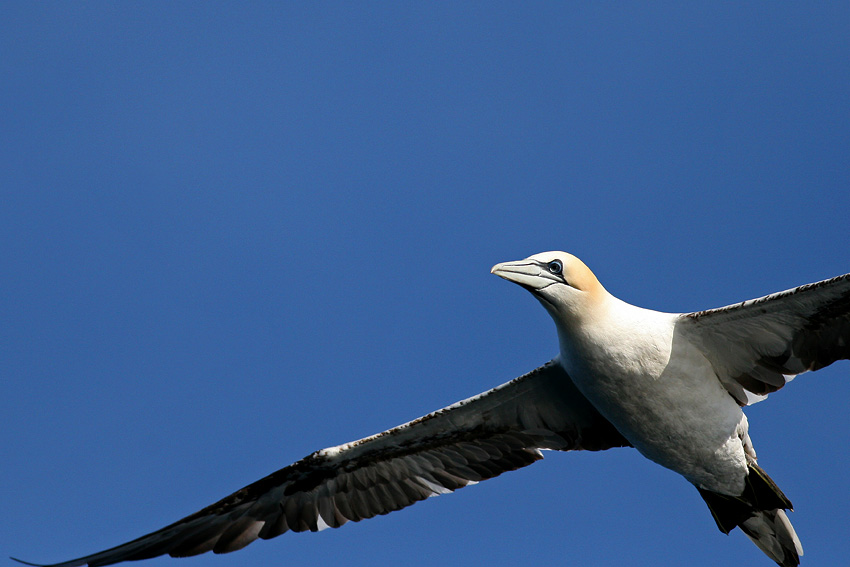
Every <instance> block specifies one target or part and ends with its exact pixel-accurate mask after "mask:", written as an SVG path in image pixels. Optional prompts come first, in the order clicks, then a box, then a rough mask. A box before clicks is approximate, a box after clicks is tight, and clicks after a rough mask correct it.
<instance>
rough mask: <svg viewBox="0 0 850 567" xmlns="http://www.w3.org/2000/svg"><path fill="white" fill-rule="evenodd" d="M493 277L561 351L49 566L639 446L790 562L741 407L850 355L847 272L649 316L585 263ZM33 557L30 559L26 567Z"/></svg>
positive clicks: (348, 514) (315, 525)
mask: <svg viewBox="0 0 850 567" xmlns="http://www.w3.org/2000/svg"><path fill="white" fill-rule="evenodd" d="M492 271H493V273H495V274H497V275H499V276H501V277H503V278H505V279H507V280H510V281H513V282H515V283H518V284H520V285H521V286H523V287H524V288H526V289H527V290H529V291H530V292H531V293H532V294H533V295H534V296H535V297H536V298H537V299H538V300H539V301H540V303H541V304H542V305H543V306H544V307H545V308H546V310H547V311H548V312H549V313H550V315H552V318H553V320H554V321H555V325H556V328H557V330H558V337H559V344H560V354H559V356H557V357H556V358H555V359H554V360H552V361H550V362H548V363H546V364H544V365H543V366H541V367H540V368H537V369H536V370H534V371H532V372H529V373H528V374H525V375H523V376H520V377H519V378H516V379H515V380H512V381H511V382H508V383H506V384H503V385H502V386H499V387H497V388H494V389H493V390H490V391H488V392H485V393H483V394H480V395H478V396H474V397H472V398H469V399H467V400H464V401H461V402H458V403H456V404H454V405H452V406H449V407H447V408H444V409H442V410H439V411H437V412H434V413H432V414H429V415H427V416H424V417H422V418H419V419H417V420H414V421H411V422H409V423H406V424H404V425H401V426H399V427H396V428H393V429H390V430H388V431H385V432H383V433H380V434H378V435H374V436H372V437H367V438H365V439H361V440H359V441H354V442H352V443H347V444H344V445H340V446H337V447H330V448H327V449H323V450H321V451H317V452H315V453H313V454H311V455H309V456H307V457H305V458H304V459H302V460H300V461H298V462H296V463H293V464H292V465H289V466H287V467H285V468H283V469H281V470H279V471H277V472H275V473H272V474H271V475H269V476H267V477H265V478H263V479H260V480H258V481H257V482H255V483H253V484H251V485H248V486H246V487H244V488H242V489H240V490H238V491H236V492H235V493H233V494H231V495H230V496H227V497H226V498H224V499H222V500H220V501H218V502H216V503H214V504H212V505H210V506H208V507H207V508H204V509H203V510H200V511H198V512H196V513H195V514H192V515H191V516H188V517H186V518H184V519H182V520H180V521H178V522H175V523H174V524H171V525H169V526H166V527H164V528H162V529H160V530H158V531H156V532H153V533H151V534H148V535H145V536H143V537H141V538H139V539H136V540H133V541H131V542H128V543H125V544H122V545H119V546H117V547H115V548H112V549H109V550H106V551H102V552H99V553H95V554H92V555H89V556H86V557H82V558H79V559H75V560H72V561H67V562H64V563H58V564H55V565H54V566H52V567H74V566H80V565H91V566H96V565H109V564H113V563H117V562H120V561H130V560H137V559H145V558H149V557H156V556H158V555H164V554H170V555H172V556H175V557H181V556H188V555H196V554H199V553H204V552H206V551H214V552H216V553H224V552H229V551H235V550H237V549H240V548H242V547H244V546H245V545H247V544H249V543H251V542H252V541H254V540H256V539H258V538H262V539H269V538H272V537H276V536H278V535H280V534H282V533H284V532H286V531H296V532H299V531H318V530H320V529H324V528H327V527H333V528H335V527H339V526H341V525H343V524H345V523H346V522H348V521H359V520H361V519H365V518H371V517H373V516H375V515H379V514H386V513H388V512H392V511H394V510H398V509H401V508H404V507H405V506H409V505H410V504H413V503H415V502H417V501H419V500H423V499H425V498H428V497H431V496H436V495H439V494H445V493H447V492H452V491H454V490H456V489H458V488H462V487H464V486H467V485H469V484H474V483H475V482H478V481H481V480H486V479H488V478H492V477H494V476H497V475H499V474H501V473H503V472H505V471H509V470H514V469H517V468H520V467H524V466H526V465H529V464H531V463H533V462H535V461H537V460H539V459H541V458H542V454H541V453H540V450H541V449H553V450H560V451H571V450H603V449H608V448H612V447H627V446H633V447H635V448H636V449H637V450H638V451H640V452H641V453H642V454H643V455H645V456H646V457H647V458H649V459H652V460H653V461H655V462H657V463H659V464H661V465H663V466H665V467H667V468H669V469H672V470H674V471H676V472H678V473H680V474H681V475H682V476H684V477H685V478H686V479H687V480H689V481H690V482H692V483H693V484H694V485H695V486H696V487H697V489H698V490H699V491H700V494H701V495H702V497H703V498H704V499H705V501H706V503H707V504H708V506H709V508H710V510H711V512H712V514H713V516H714V519H715V521H716V522H717V525H718V527H719V528H720V529H721V530H722V531H724V532H727V533H728V532H729V531H730V530H732V529H734V528H735V527H740V528H741V529H742V531H744V533H746V534H747V535H748V536H749V537H750V538H751V539H752V540H753V541H754V542H755V543H756V545H758V546H759V548H761V549H762V551H764V552H765V553H766V554H767V555H768V556H769V557H771V558H772V559H773V560H774V561H776V562H777V563H778V564H779V565H782V566H784V567H789V566H795V565H797V564H798V563H799V555H802V547H801V546H800V542H799V540H798V539H797V536H796V534H795V533H794V529H793V527H791V524H790V522H789V521H788V518H787V516H786V514H785V511H784V510H785V509H788V508H790V505H791V503H790V501H788V499H787V498H786V497H785V496H784V494H782V492H781V490H779V488H778V487H776V485H775V484H774V483H773V481H772V480H770V478H769V477H768V476H767V475H766V474H765V473H764V471H762V470H761V469H760V468H759V467H758V465H757V464H756V453H755V450H754V449H753V446H752V443H751V441H750V438H749V435H748V433H747V419H746V417H745V416H744V414H743V412H742V411H741V406H744V405H747V404H748V403H752V402H754V401H758V400H760V399H763V398H764V397H765V396H766V395H767V394H769V393H770V392H773V391H775V390H777V389H779V388H781V387H782V386H783V385H784V384H785V383H786V382H787V381H788V380H790V379H791V378H792V377H793V376H794V375H796V374H799V373H802V372H805V371H807V370H817V369H818V368H821V367H823V366H826V365H828V364H831V363H832V362H834V361H835V360H838V359H846V358H850V274H847V275H844V276H839V277H836V278H833V279H831V280H826V281H823V282H818V283H814V284H809V285H805V286H801V287H798V288H795V289H792V290H788V291H785V292H781V293H776V294H773V295H769V296H766V297H763V298H760V299H756V300H750V301H745V302H742V303H738V304H735V305H731V306H728V307H724V308H720V309H713V310H708V311H702V312H698V313H689V314H673V313H661V312H657V311H651V310H647V309H642V308H639V307H635V306H632V305H629V304H627V303H625V302H623V301H621V300H619V299H617V298H615V297H614V296H612V295H611V294H609V293H608V292H607V291H606V290H605V288H604V287H602V285H601V284H600V283H599V281H598V280H597V279H596V277H595V276H594V275H593V273H592V272H591V271H590V270H589V269H588V268H587V267H586V266H585V265H584V264H583V263H582V262H581V261H580V260H578V259H577V258H575V257H574V256H571V255H569V254H566V253H564V252H546V253H543V254H537V255H535V256H531V257H529V258H527V259H525V260H521V261H518V262H508V263H504V264H498V265H497V266H495V267H494V268H493V270H492ZM33 565H34V564H33Z"/></svg>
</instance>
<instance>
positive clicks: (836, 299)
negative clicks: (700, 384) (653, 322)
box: [676, 274, 850, 405]
mask: <svg viewBox="0 0 850 567" xmlns="http://www.w3.org/2000/svg"><path fill="white" fill-rule="evenodd" d="M676 332H679V333H683V334H685V335H686V336H688V337H689V338H690V339H691V342H693V343H694V344H696V345H698V346H699V347H700V348H702V349H703V353H704V354H705V356H706V357H707V358H708V359H709V360H710V361H711V363H712V365H713V366H714V368H715V370H716V371H717V373H718V376H720V377H721V381H722V382H723V384H724V386H725V387H726V389H727V390H729V392H730V393H731V394H732V395H733V396H734V397H735V399H736V400H737V401H738V403H739V404H741V405H746V404H748V403H752V402H754V401H758V400H760V399H763V398H764V397H765V396H766V395H767V394H769V393H771V392H775V391H776V390H778V389H780V388H782V387H783V386H784V385H785V384H786V383H787V382H788V381H789V380H791V379H792V378H793V377H794V376H795V375H797V374H801V373H803V372H806V371H808V370H817V369H819V368H823V367H824V366H828V365H830V364H832V363H833V362H835V361H836V360H843V359H848V358H850V274H845V275H843V276H838V277H835V278H832V279H828V280H824V281H820V282H816V283H812V284H807V285H803V286H800V287H797V288H794V289H789V290H787V291H783V292H779V293H774V294H772V295H768V296H765V297H761V298H759V299H752V300H749V301H744V302H742V303H737V304H735V305H729V306H727V307H721V308H719V309H711V310H708V311H700V312H697V313H688V314H685V315H682V316H680V318H679V320H678V322H677V324H676Z"/></svg>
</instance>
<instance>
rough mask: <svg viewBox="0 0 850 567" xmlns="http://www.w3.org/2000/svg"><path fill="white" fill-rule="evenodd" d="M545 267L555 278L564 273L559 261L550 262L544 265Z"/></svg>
mask: <svg viewBox="0 0 850 567" xmlns="http://www.w3.org/2000/svg"><path fill="white" fill-rule="evenodd" d="M546 267H547V268H548V269H549V273H550V274H555V275H556V276H560V275H561V273H562V272H563V271H564V265H563V264H562V263H561V261H560V260H552V261H551V262H549V263H548V264H546Z"/></svg>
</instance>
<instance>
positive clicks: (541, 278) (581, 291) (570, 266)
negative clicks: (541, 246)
mask: <svg viewBox="0 0 850 567" xmlns="http://www.w3.org/2000/svg"><path fill="white" fill-rule="evenodd" d="M490 273H493V274H496V275H497V276H499V277H500V278H504V279H506V280H508V281H510V282H514V283H515V284H518V285H521V286H522V287H524V288H525V289H527V290H528V291H530V292H531V294H532V295H533V296H534V297H536V298H537V299H538V300H539V301H540V303H542V304H543V306H544V307H545V308H546V310H547V311H549V313H550V314H551V315H552V316H553V317H555V319H556V321H557V320H558V319H559V318H573V317H580V316H581V315H582V314H583V313H585V312H587V310H588V309H589V308H590V307H591V306H592V304H594V303H595V302H597V301H600V300H601V299H602V298H603V297H604V295H605V294H606V292H605V288H603V287H602V284H600V283H599V280H597V279H596V276H595V275H594V274H593V272H591V271H590V268H588V267H587V266H585V265H584V262H582V261H581V260H579V259H578V258H576V257H575V256H573V255H572V254H567V253H566V252H541V253H540V254H535V255H534V256H529V257H528V258H526V259H525V260H518V261H515V262H503V263H501V264H496V265H495V266H493V269H491V270H490Z"/></svg>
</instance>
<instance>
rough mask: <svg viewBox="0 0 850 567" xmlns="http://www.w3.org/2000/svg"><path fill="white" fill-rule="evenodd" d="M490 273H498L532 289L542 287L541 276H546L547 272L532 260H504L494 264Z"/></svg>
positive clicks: (510, 280) (501, 276)
mask: <svg viewBox="0 0 850 567" xmlns="http://www.w3.org/2000/svg"><path fill="white" fill-rule="evenodd" d="M490 273H491V274H496V275H497V276H499V277H500V278H503V279H506V280H508V281H509V282H514V283H515V284H519V285H521V286H523V287H526V288H531V289H536V288H539V287H541V286H540V284H541V276H543V277H544V278H545V275H544V274H545V272H544V271H543V269H542V268H541V267H540V265H539V264H538V263H537V262H533V261H531V260H519V261H516V262H502V263H501V264H496V265H495V266H493V268H492V269H491V270H490ZM545 279H548V278H545ZM545 279H544V281H545ZM550 283H551V282H550Z"/></svg>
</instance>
